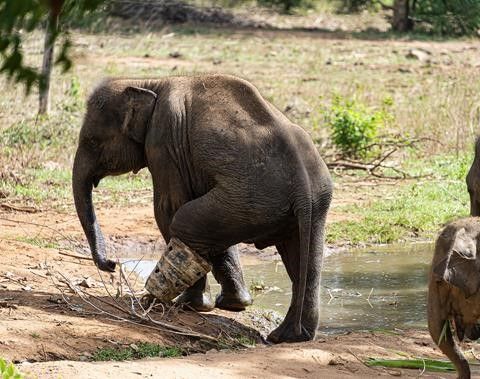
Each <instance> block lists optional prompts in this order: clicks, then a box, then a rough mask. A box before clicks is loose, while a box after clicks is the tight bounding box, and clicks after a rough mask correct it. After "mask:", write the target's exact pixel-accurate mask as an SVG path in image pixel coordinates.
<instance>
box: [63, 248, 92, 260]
mask: <svg viewBox="0 0 480 379" xmlns="http://www.w3.org/2000/svg"><path fill="white" fill-rule="evenodd" d="M58 254H60V255H66V256H67V257H72V258H77V259H84V260H86V261H91V260H92V257H87V256H81V255H76V254H70V253H66V252H64V251H61V250H59V251H58Z"/></svg>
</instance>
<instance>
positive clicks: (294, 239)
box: [268, 217, 325, 343]
mask: <svg viewBox="0 0 480 379" xmlns="http://www.w3.org/2000/svg"><path fill="white" fill-rule="evenodd" d="M324 225H325V217H321V218H319V219H318V220H315V221H314V220H312V233H311V241H310V252H309V257H308V271H307V288H306V291H305V297H304V299H303V312H302V334H301V335H295V333H294V330H295V328H294V326H295V308H294V307H295V303H296V298H297V296H298V295H297V286H298V280H299V277H298V275H299V249H300V243H299V236H298V232H297V231H295V232H294V233H293V235H292V236H291V237H290V238H289V239H286V240H284V241H281V242H279V243H277V244H276V247H277V250H278V252H279V253H280V256H281V257H282V261H283V263H284V265H285V268H286V270H287V273H288V276H289V277H290V279H291V281H292V300H291V302H290V308H289V309H288V312H287V315H286V316H285V319H284V320H283V322H282V323H281V324H280V325H279V326H278V327H277V328H276V329H275V330H273V331H272V332H271V333H270V335H269V336H268V340H269V341H271V342H274V343H279V342H300V341H308V340H312V339H313V338H314V337H315V334H316V330H317V327H318V320H319V313H320V279H321V270H322V263H323V234H324Z"/></svg>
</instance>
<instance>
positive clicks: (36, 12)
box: [0, 0, 105, 94]
mask: <svg viewBox="0 0 480 379" xmlns="http://www.w3.org/2000/svg"><path fill="white" fill-rule="evenodd" d="M104 2H105V0H79V1H74V0H21V1H12V0H0V62H1V65H0V73H3V74H5V75H6V76H7V77H8V78H9V79H10V80H13V81H14V82H16V83H22V84H24V85H25V90H26V92H27V94H28V93H30V91H31V89H32V88H33V87H34V86H38V87H39V88H40V89H42V88H44V86H45V80H44V78H43V76H42V74H41V73H40V70H39V69H38V68H36V67H32V66H29V65H28V64H26V63H25V60H24V51H23V49H22V42H23V40H24V38H25V36H26V34H27V33H29V32H32V31H34V30H35V29H38V28H42V27H45V25H48V20H49V19H50V18H52V17H56V16H59V21H60V22H59V24H58V25H59V27H58V28H56V29H55V30H54V31H53V33H52V34H51V35H52V41H51V42H52V43H55V42H56V41H57V40H58V39H59V38H61V39H62V42H61V47H60V50H59V53H58V55H57V58H56V59H55V65H60V66H61V67H62V71H63V72H65V71H68V70H69V69H70V67H71V66H72V61H71V59H70V57H69V49H70V47H71V42H70V38H69V34H68V33H67V32H66V31H65V30H63V29H62V25H64V24H65V23H66V22H67V21H68V18H69V17H70V16H71V15H74V17H82V15H84V14H85V13H88V12H91V11H94V10H95V9H97V8H98V7H99V6H100V5H101V4H102V3H104ZM59 12H60V13H59ZM58 13H59V14H58ZM55 24H56V23H55Z"/></svg>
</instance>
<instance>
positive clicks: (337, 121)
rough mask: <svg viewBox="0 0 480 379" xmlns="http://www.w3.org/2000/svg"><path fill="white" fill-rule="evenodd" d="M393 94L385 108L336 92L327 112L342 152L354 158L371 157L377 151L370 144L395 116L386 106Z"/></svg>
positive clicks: (385, 105) (389, 99)
mask: <svg viewBox="0 0 480 379" xmlns="http://www.w3.org/2000/svg"><path fill="white" fill-rule="evenodd" d="M389 105H391V98H388V99H386V100H384V105H383V106H382V109H381V110H378V111H372V110H371V109H369V108H367V107H366V106H364V105H362V104H360V103H358V102H356V101H355V100H345V99H343V98H342V97H340V96H335V98H334V100H333V103H332V107H331V110H330V111H329V113H328V114H327V119H328V123H329V126H330V128H331V129H332V140H333V143H334V145H335V146H336V147H337V148H338V149H339V150H340V151H341V153H342V154H343V155H344V156H346V157H350V158H367V157H369V156H371V155H372V154H373V153H374V151H373V150H372V149H369V147H370V146H371V145H372V144H374V143H375V141H376V139H377V136H378V132H379V130H380V129H381V128H383V126H384V125H385V123H386V122H387V121H388V120H390V119H391V118H392V116H391V115H390V114H389V113H388V112H387V109H386V107H387V106H389Z"/></svg>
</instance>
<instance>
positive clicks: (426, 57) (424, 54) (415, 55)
mask: <svg viewBox="0 0 480 379" xmlns="http://www.w3.org/2000/svg"><path fill="white" fill-rule="evenodd" d="M431 54H432V53H430V51H428V50H425V49H410V50H409V51H408V54H407V55H406V57H407V58H409V59H417V60H419V61H420V62H429V61H430V60H431Z"/></svg>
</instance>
